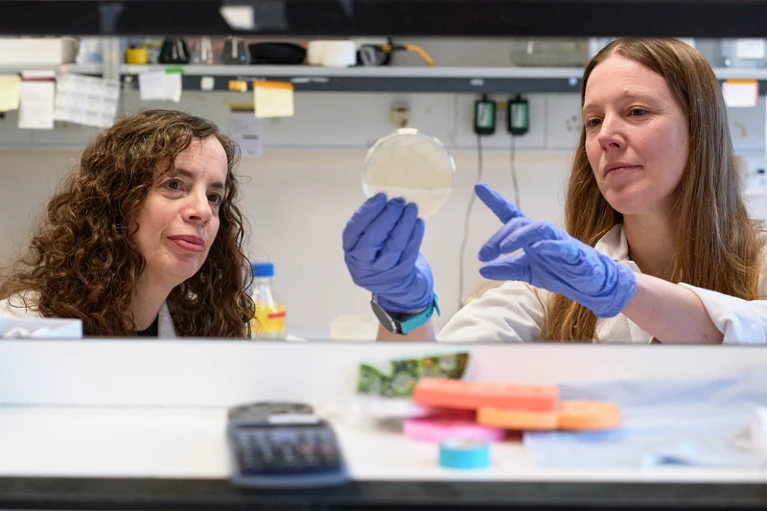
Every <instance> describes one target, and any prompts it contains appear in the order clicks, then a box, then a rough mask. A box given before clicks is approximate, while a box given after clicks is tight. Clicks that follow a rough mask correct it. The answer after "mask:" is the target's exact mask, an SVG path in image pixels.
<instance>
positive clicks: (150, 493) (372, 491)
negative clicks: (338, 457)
mask: <svg viewBox="0 0 767 511" xmlns="http://www.w3.org/2000/svg"><path fill="white" fill-rule="evenodd" d="M459 506H460V507H461V508H463V509H478V508H481V509H528V510H530V509H549V510H551V509H583V510H585V509H592V510H618V509H622V510H628V509H631V510H636V511H639V510H653V511H660V510H664V509H677V510H679V509H706V510H708V511H715V510H740V509H743V510H746V509H754V510H756V509H759V510H764V509H767V485H765V484H721V483H696V484H682V483H594V482H587V483H574V482H508V481H505V482H417V481H413V482H407V481H362V482H353V483H349V484H347V485H345V486H341V487H336V488H324V489H303V490H282V491H277V490H274V491H271V490H240V489H237V488H234V487H232V486H231V485H230V484H229V483H228V482H227V481H224V480H194V479H186V480H181V479H64V478H8V477H6V478H0V508H3V509H101V510H134V511H140V510H161V509H162V510H175V509H179V510H180V509H184V510H187V511H194V510H206V511H214V510H227V511H229V510H245V509H249V510H252V509H269V510H273V511H279V510H283V509H306V510H308V509H322V510H326V511H327V510H332V509H345V510H349V509H397V508H407V509H427V508H429V509H444V510H448V509H458V508H459Z"/></svg>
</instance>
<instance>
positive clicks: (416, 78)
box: [120, 65, 767, 94]
mask: <svg viewBox="0 0 767 511" xmlns="http://www.w3.org/2000/svg"><path fill="white" fill-rule="evenodd" d="M167 67H177V66H134V65H123V66H121V68H120V74H121V77H122V78H121V79H122V81H123V83H124V84H125V86H126V87H127V88H137V87H138V80H137V76H138V75H139V74H140V73H143V72H146V71H152V70H163V69H166V68H167ZM178 67H181V68H182V69H183V75H182V83H183V88H184V90H203V89H202V83H203V78H212V79H213V80H212V84H213V88H212V89H210V88H208V89H206V90H215V91H226V90H230V88H229V84H230V82H231V81H244V82H246V83H247V86H248V90H252V82H253V81H254V80H277V81H288V82H290V83H292V84H293V85H294V87H295V89H296V91H297V92H301V91H314V92H410V93H418V92H430V93H471V94H485V93H487V94H493V93H495V94H513V93H568V92H569V93H576V92H579V91H580V85H581V76H582V75H583V69H581V68H551V67H549V68H541V67H486V68H478V67H431V68H430V67H351V68H327V67H314V66H205V65H189V66H178ZM715 72H716V74H717V76H718V77H719V78H720V79H721V80H726V79H756V80H759V89H760V93H761V94H766V93H767V69H751V70H749V69H715ZM205 82H206V84H207V85H210V83H211V80H209V79H208V80H205Z"/></svg>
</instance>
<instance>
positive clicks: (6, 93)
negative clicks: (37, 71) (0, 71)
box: [0, 75, 21, 112]
mask: <svg viewBox="0 0 767 511" xmlns="http://www.w3.org/2000/svg"><path fill="white" fill-rule="evenodd" d="M20 100H21V77H19V75H0V112H8V111H9V110H18V109H19V101H20Z"/></svg>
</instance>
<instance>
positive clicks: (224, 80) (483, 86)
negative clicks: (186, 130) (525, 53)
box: [121, 74, 581, 94]
mask: <svg viewBox="0 0 767 511" xmlns="http://www.w3.org/2000/svg"><path fill="white" fill-rule="evenodd" d="M211 77H212V78H213V79H214V87H213V89H212V90H213V91H215V92H224V91H228V90H230V89H229V82H230V81H245V82H247V87H248V91H252V90H253V83H252V81H253V80H254V79H256V76H231V75H226V76H221V75H219V76H216V75H212V76H211ZM202 79H203V76H196V75H183V76H182V78H181V83H182V86H183V89H184V90H185V91H200V90H202V88H201V82H202ZM268 79H269V80H275V81H286V82H291V83H293V86H294V88H295V91H296V92H399V93H405V92H409V93H467V94H506V93H509V94H510V93H530V92H534V93H576V92H579V91H580V84H581V80H580V78H578V79H575V80H571V79H566V78H517V77H515V78H456V77H428V78H425V77H380V76H378V77H360V76H349V77H339V76H332V77H323V78H319V79H316V78H315V79H312V78H307V77H304V76H292V75H269V76H268ZM121 80H122V83H123V86H124V87H125V88H127V89H128V90H138V75H133V74H126V75H122V77H121Z"/></svg>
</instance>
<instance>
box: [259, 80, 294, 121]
mask: <svg viewBox="0 0 767 511" xmlns="http://www.w3.org/2000/svg"><path fill="white" fill-rule="evenodd" d="M253 104H254V106H255V114H256V117H291V116H292V115H293V84H292V83H288V82H265V81H264V82H253Z"/></svg>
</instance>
